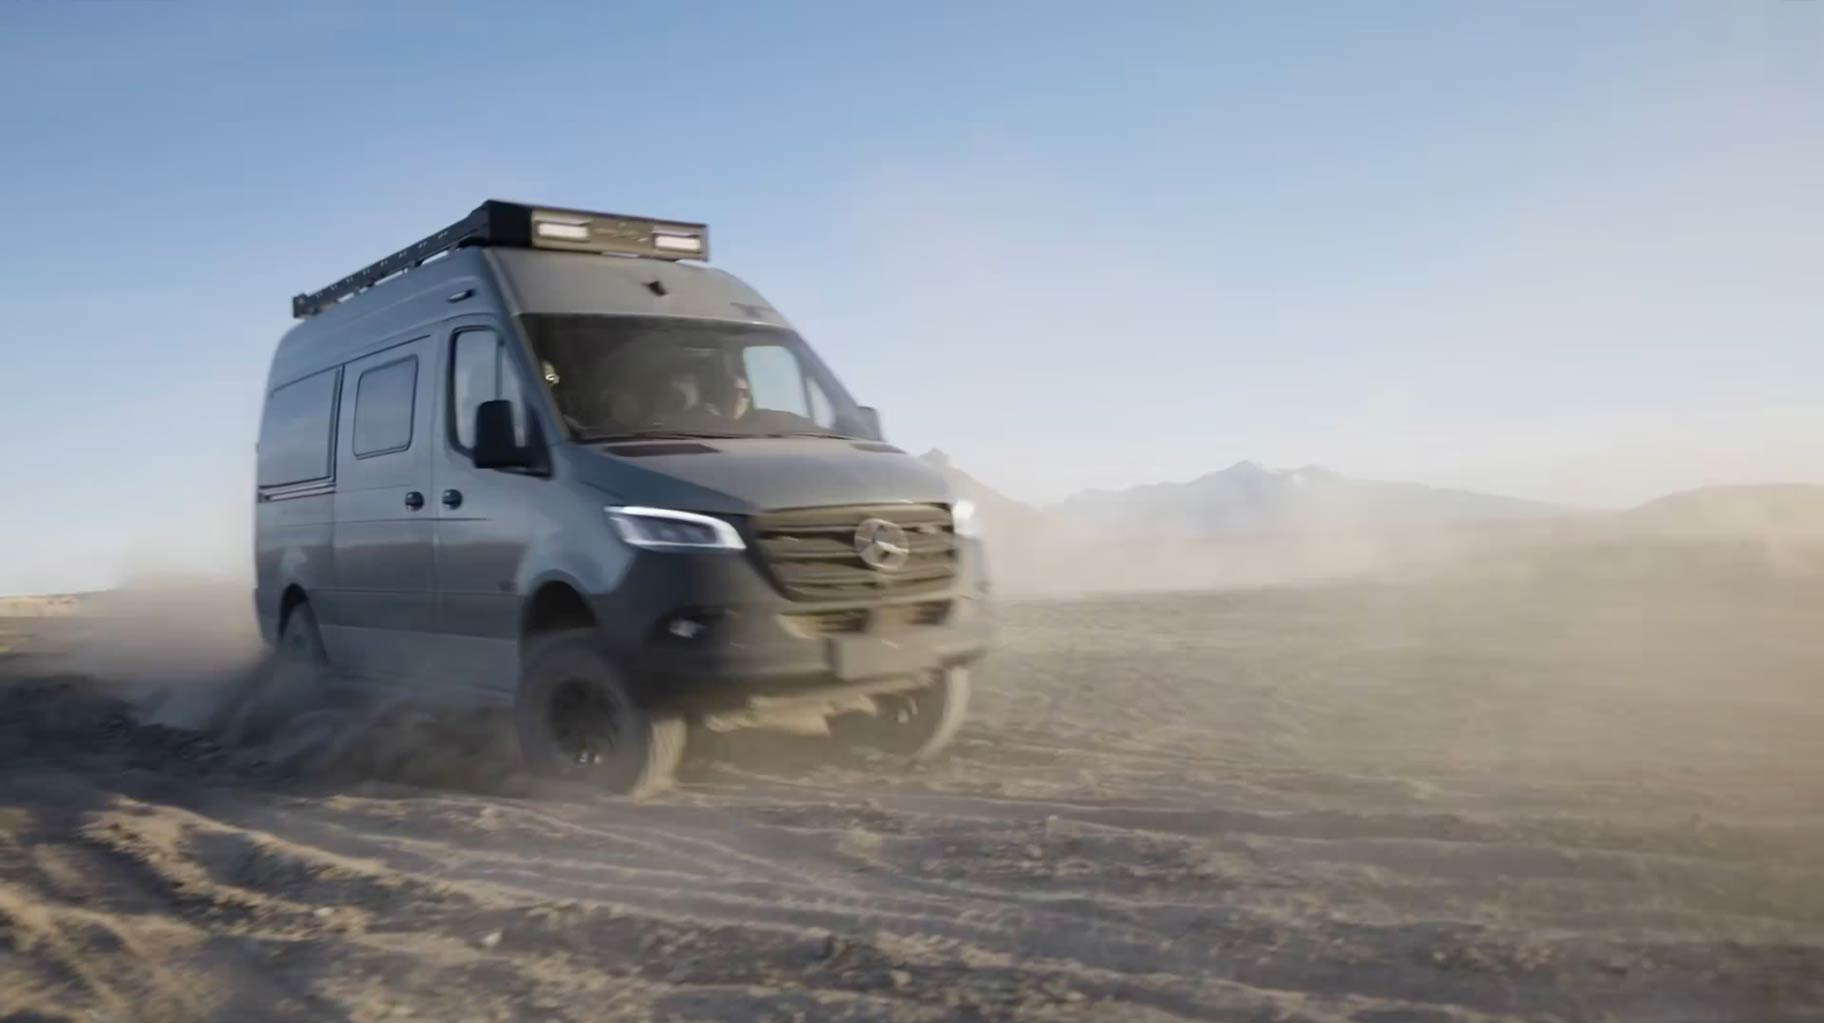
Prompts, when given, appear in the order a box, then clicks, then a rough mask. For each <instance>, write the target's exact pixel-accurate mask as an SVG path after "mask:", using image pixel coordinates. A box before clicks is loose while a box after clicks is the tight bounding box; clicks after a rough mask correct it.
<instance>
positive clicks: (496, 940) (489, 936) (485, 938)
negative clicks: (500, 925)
mask: <svg viewBox="0 0 1824 1023" xmlns="http://www.w3.org/2000/svg"><path fill="white" fill-rule="evenodd" d="M501 937H502V935H501V933H500V932H499V931H489V932H488V933H486V934H484V935H482V936H481V941H480V944H481V947H482V948H493V947H495V946H496V945H499V944H500V939H501Z"/></svg>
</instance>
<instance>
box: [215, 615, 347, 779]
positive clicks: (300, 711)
mask: <svg viewBox="0 0 1824 1023" xmlns="http://www.w3.org/2000/svg"><path fill="white" fill-rule="evenodd" d="M330 672H331V668H330V665H329V657H328V656H327V655H326V654H325V653H324V651H323V634H322V633H321V632H320V631H319V630H318V628H317V616H316V613H315V612H313V611H312V610H311V609H310V605H309V604H299V605H298V606H297V607H295V608H292V610H291V613H290V614H288V615H287V616H286V617H285V624H284V626H283V628H282V630H281V631H280V633H279V641H278V643H277V644H276V645H275V646H274V648H273V650H272V653H271V654H270V655H269V656H268V657H267V658H266V660H265V661H264V663H262V664H261V665H260V666H259V667H257V668H255V669H254V670H253V671H252V672H251V673H250V674H249V675H248V677H247V678H246V679H245V680H244V681H243V682H242V683H241V684H240V686H239V687H238V688H237V689H236V691H235V692H234V694H233V695H232V696H231V697H230V698H229V699H228V700H227V702H225V703H224V704H223V705H222V707H221V709H220V710H218V711H217V712H216V714H215V717H214V721H213V722H212V725H213V727H212V729H211V731H212V732H213V733H214V734H215V736H216V738H217V740H218V741H220V742H221V743H222V745H224V746H230V747H233V746H241V745H246V744H249V743H259V742H264V741H266V740H268V739H270V738H271V737H272V736H273V734H274V733H275V732H276V731H277V729H278V728H279V727H280V726H282V725H285V724H286V723H288V722H290V721H293V720H296V719H298V718H300V717H302V716H307V715H309V714H310V713H311V712H312V711H317V710H321V709H322V708H323V706H324V704H325V702H326V699H327V694H328V692H329V689H330V686H329V676H330Z"/></svg>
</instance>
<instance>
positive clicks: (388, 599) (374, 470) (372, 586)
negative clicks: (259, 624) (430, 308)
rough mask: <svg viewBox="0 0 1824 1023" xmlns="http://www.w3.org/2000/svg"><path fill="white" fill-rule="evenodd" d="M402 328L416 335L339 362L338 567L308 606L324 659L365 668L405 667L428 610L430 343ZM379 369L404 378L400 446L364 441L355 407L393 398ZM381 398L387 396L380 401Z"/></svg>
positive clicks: (397, 671)
mask: <svg viewBox="0 0 1824 1023" xmlns="http://www.w3.org/2000/svg"><path fill="white" fill-rule="evenodd" d="M407 333H408V335H414V334H415V335H416V336H415V337H410V338H409V339H408V340H405V341H403V342H402V343H397V344H390V345H388V346H387V347H385V348H382V349H381V350H379V351H377V352H375V353H373V354H371V355H367V356H364V357H362V358H359V359H355V360H353V361H351V362H349V363H348V364H347V366H345V367H344V369H343V371H342V402H341V412H340V426H339V429H338V430H337V443H336V493H335V498H334V502H335V538H334V544H335V566H336V567H335V577H334V583H333V585H332V586H331V587H330V588H329V589H328V590H324V591H320V592H319V594H318V596H317V597H316V598H315V602H314V605H313V606H314V607H315V608H316V611H317V620H318V623H319V624H320V625H321V627H322V630H323V642H324V646H325V647H326V648H327V649H328V652H329V655H330V658H331V660H333V661H335V662H336V663H337V664H339V665H342V666H344V667H346V668H348V669H349V670H351V671H355V672H357V673H360V674H364V675H380V676H397V675H402V674H407V673H409V672H411V671H412V670H413V668H414V657H413V648H412V647H413V644H412V642H411V640H412V638H413V636H414V635H423V634H426V633H429V632H430V631H431V629H432V623H433V620H434V618H435V600H434V595H433V593H432V589H431V587H432V585H433V582H434V579H433V572H432V529H433V520H432V512H431V510H430V506H429V503H428V501H427V499H426V495H427V493H428V492H429V490H430V488H431V462H430V453H431V448H432V442H433V440H434V438H433V437H432V436H431V434H432V423H433V416H432V411H433V402H432V398H433V395H434V389H433V387H432V381H433V380H434V378H435V372H434V367H433V366H432V365H430V362H431V356H432V355H433V347H432V345H431V340H430V337H429V335H428V334H419V333H418V332H417V331H416V330H413V331H408V332H407ZM395 375H397V376H395ZM383 377H391V378H394V379H398V380H399V381H400V382H401V383H404V381H406V380H408V379H409V381H410V385H411V390H410V398H409V400H408V401H407V402H406V404H405V410H406V411H407V412H408V414H409V419H408V420H407V422H408V423H409V429H408V430H406V431H405V433H404V436H403V437H402V438H399V440H402V441H403V443H404V447H403V448H401V447H399V446H398V443H396V442H395V440H394V439H393V438H385V439H383V440H381V441H379V442H375V441H374V440H372V439H371V438H370V439H369V440H367V441H365V442H364V440H363V438H362V436H361V435H360V434H359V433H358V432H357V429H356V426H357V417H360V416H362V415H367V416H370V417H372V416H380V415H388V414H390V413H392V412H393V411H394V409H395V408H396V407H397V406H396V405H395V404H393V403H394V402H396V401H397V400H398V397H399V396H398V395H395V394H390V393H376V392H377V391H378V384H379V382H380V381H381V380H382V379H383ZM389 390H390V388H389ZM379 401H387V402H388V403H389V404H388V406H387V407H386V408H377V407H375V406H376V403H377V402H379ZM370 421H371V420H370ZM364 444H365V445H366V446H365V447H364V446H363V445H364ZM412 495H416V498H415V499H414V498H413V496H412Z"/></svg>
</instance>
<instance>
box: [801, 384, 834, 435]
mask: <svg viewBox="0 0 1824 1023" xmlns="http://www.w3.org/2000/svg"><path fill="white" fill-rule="evenodd" d="M805 386H806V387H807V388H808V389H809V390H810V392H811V421H812V422H814V423H816V424H817V425H818V426H821V427H823V428H824V429H826V430H828V429H832V428H834V427H835V425H836V412H835V410H834V409H832V408H830V399H829V398H828V397H826V396H825V395H824V393H823V388H821V387H818V386H817V381H815V380H810V379H806V380H805Z"/></svg>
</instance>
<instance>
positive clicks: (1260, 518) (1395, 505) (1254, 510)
mask: <svg viewBox="0 0 1824 1023" xmlns="http://www.w3.org/2000/svg"><path fill="white" fill-rule="evenodd" d="M925 459H926V461H928V462H930V463H931V464H933V465H936V466H938V467H940V468H943V469H945V471H946V472H948V473H949V474H950V476H951V478H952V480H953V481H954V482H955V483H956V485H957V487H958V489H959V490H961V491H962V492H963V493H964V494H967V495H968V496H969V497H971V498H972V499H973V500H975V502H976V503H977V505H979V506H980V507H981V508H982V510H983V513H984V515H985V516H986V518H987V519H988V520H989V521H990V523H991V524H993V523H996V522H1003V521H1004V522H1007V523H1009V524H1013V525H1015V526H1016V527H1017V528H1021V529H1024V528H1026V527H1029V526H1032V525H1035V524H1036V523H1037V522H1038V520H1040V519H1041V518H1042V519H1043V520H1044V521H1045V523H1046V525H1047V527H1048V528H1051V529H1058V530H1065V531H1068V532H1073V533H1091V534H1102V533H1127V532H1130V531H1132V530H1133V529H1134V528H1135V527H1136V525H1139V526H1140V528H1143V529H1144V530H1145V532H1146V533H1147V534H1148V535H1152V536H1160V535H1166V536H1177V537H1229V536H1242V535H1248V534H1256V533H1282V532H1288V531H1291V532H1297V531H1306V530H1313V529H1337V528H1355V527H1370V526H1373V527H1379V526H1413V525H1425V524H1432V523H1457V522H1479V521H1488V520H1494V519H1522V518H1539V517H1542V516H1548V515H1556V514H1560V513H1561V512H1562V511H1563V509H1561V508H1558V507H1556V506H1554V505H1549V504H1540V503H1537V502H1534V501H1522V500H1519V499H1517V498H1511V497H1497V496H1495V495H1492V494H1479V493H1474V492H1471V491H1467V490H1443V489H1439V488H1436V487H1427V486H1420V485H1418V484H1415V483H1383V482H1378V481H1374V480H1358V479H1353V478H1350V477H1348V476H1343V475H1341V474H1339V473H1335V472H1332V471H1330V470H1328V469H1325V468H1322V467H1320V466H1315V465H1309V466H1305V467H1304V468H1302V469H1285V470H1273V469H1267V468H1263V467H1262V466H1260V465H1259V464H1257V463H1255V462H1236V463H1235V464H1234V465H1231V466H1229V467H1228V468H1226V469H1222V470H1219V471H1216V472H1211V473H1206V474H1205V475H1202V476H1199V477H1197V478H1196V479H1194V480H1190V481H1188V482H1183V483H1152V484H1147V485H1145V486H1137V487H1128V488H1125V489H1122V490H1086V491H1084V492H1082V493H1080V494H1076V495H1074V496H1072V497H1069V498H1067V499H1065V500H1063V501H1060V502H1058V503H1057V504H1054V505H1050V506H1048V507H1046V508H1045V509H1044V510H1043V511H1042V512H1041V511H1040V510H1038V509H1035V508H1032V507H1031V506H1029V505H1025V504H1021V503H1020V502H1018V501H1014V500H1012V499H1010V498H1008V497H1006V496H1004V495H1002V494H999V493H996V492H995V491H994V490H993V489H992V488H990V487H988V486H987V485H986V484H983V483H982V482H981V481H979V480H977V479H975V478H974V477H971V476H969V475H968V474H967V473H964V472H962V471H961V470H959V469H957V468H956V467H955V466H953V465H951V464H950V461H949V459H948V458H947V457H945V456H944V454H943V453H942V452H938V451H933V452H930V453H928V454H927V455H926V456H925Z"/></svg>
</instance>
